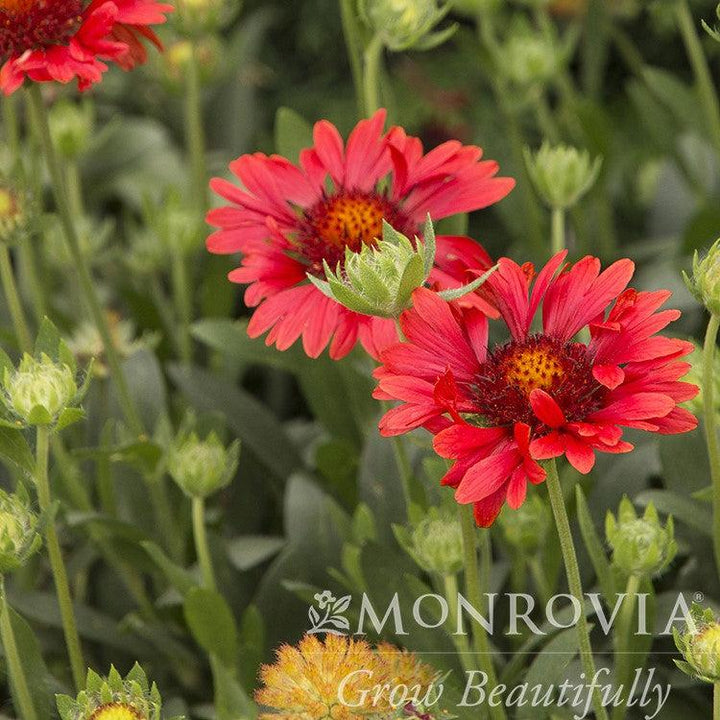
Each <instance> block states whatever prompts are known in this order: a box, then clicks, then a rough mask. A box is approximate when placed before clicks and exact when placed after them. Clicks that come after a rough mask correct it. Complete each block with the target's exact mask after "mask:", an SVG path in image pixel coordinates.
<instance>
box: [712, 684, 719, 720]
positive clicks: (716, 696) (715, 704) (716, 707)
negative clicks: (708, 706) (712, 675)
mask: <svg viewBox="0 0 720 720" xmlns="http://www.w3.org/2000/svg"><path fill="white" fill-rule="evenodd" d="M713 720H720V683H715V684H714V685H713Z"/></svg>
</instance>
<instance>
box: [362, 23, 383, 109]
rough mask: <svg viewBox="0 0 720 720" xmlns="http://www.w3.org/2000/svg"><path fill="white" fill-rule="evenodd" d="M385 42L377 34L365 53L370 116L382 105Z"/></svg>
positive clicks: (364, 79)
mask: <svg viewBox="0 0 720 720" xmlns="http://www.w3.org/2000/svg"><path fill="white" fill-rule="evenodd" d="M382 53H383V43H382V39H381V38H380V35H379V34H377V35H375V36H374V37H373V39H372V40H370V42H369V43H368V45H367V47H366V48H365V52H364V53H363V96H364V98H365V114H366V115H367V116H368V117H369V116H370V115H372V114H373V113H374V112H375V111H376V110H377V109H378V108H379V107H380V66H381V64H382Z"/></svg>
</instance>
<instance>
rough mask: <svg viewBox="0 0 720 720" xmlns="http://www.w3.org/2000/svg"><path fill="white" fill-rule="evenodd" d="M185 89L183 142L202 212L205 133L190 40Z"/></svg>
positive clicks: (204, 204)
mask: <svg viewBox="0 0 720 720" xmlns="http://www.w3.org/2000/svg"><path fill="white" fill-rule="evenodd" d="M186 81H187V86H186V91H185V143H186V145H187V149H188V153H189V156H190V167H191V168H192V189H193V194H194V196H195V200H196V202H197V209H198V211H199V212H200V214H201V215H202V214H204V213H205V211H206V210H207V208H208V184H207V166H206V164H205V134H204V131H203V113H202V94H201V88H200V69H199V67H198V60H197V47H196V44H195V41H194V40H193V41H192V52H191V53H190V58H189V61H188V65H187V73H186Z"/></svg>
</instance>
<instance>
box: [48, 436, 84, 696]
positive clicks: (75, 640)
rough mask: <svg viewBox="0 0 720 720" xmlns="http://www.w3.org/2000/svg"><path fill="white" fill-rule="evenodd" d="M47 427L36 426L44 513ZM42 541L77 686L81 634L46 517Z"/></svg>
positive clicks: (54, 534) (51, 525) (80, 672)
mask: <svg viewBox="0 0 720 720" xmlns="http://www.w3.org/2000/svg"><path fill="white" fill-rule="evenodd" d="M49 440H50V431H49V429H48V428H47V427H46V426H44V425H38V427H37V446H36V466H35V485H36V488H37V495H38V504H39V505H40V510H41V511H42V512H43V513H48V514H49V513H51V511H52V499H51V495H50V481H49V479H48V458H49V454H50V452H49V450H50V445H49ZM45 543H46V545H47V551H48V556H49V558H50V567H51V569H52V574H53V579H54V581H55V592H56V593H57V599H58V605H59V606H60V617H61V619H62V626H63V632H64V634H65V645H66V647H67V652H68V657H69V658H70V668H71V670H72V676H73V681H74V682H75V686H76V687H77V689H78V690H80V689H81V688H82V687H83V686H84V684H85V672H86V670H87V668H86V666H85V661H84V660H83V654H82V648H81V646H80V636H79V635H78V631H77V623H76V622H75V611H74V610H73V606H72V600H71V598H70V587H69V585H68V578H67V571H66V570H65V563H64V562H63V558H62V551H61V550H60V543H59V541H58V536H57V531H56V530H55V523H54V521H53V520H49V521H48V523H47V525H46V527H45Z"/></svg>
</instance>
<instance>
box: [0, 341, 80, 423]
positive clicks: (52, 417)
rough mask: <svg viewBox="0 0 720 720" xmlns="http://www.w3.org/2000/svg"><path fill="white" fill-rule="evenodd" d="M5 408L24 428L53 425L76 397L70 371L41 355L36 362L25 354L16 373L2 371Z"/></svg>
mask: <svg viewBox="0 0 720 720" xmlns="http://www.w3.org/2000/svg"><path fill="white" fill-rule="evenodd" d="M3 385H4V388H5V393H6V403H5V404H6V406H7V407H8V409H10V410H11V411H12V412H13V413H14V414H15V415H17V417H18V418H19V419H20V420H22V421H23V422H24V423H25V424H27V425H52V424H53V423H55V422H57V420H58V419H59V417H60V415H61V413H62V412H63V411H64V410H65V409H66V408H68V407H69V406H70V405H72V404H73V403H74V401H75V398H76V396H77V394H78V386H77V383H76V382H75V373H74V371H73V369H72V368H71V367H70V366H68V365H66V364H65V363H62V362H57V363H56V362H53V360H51V359H50V358H49V357H48V356H47V355H45V354H44V353H42V354H41V356H40V359H39V360H36V359H35V358H34V357H32V356H30V355H28V354H27V353H26V354H25V355H24V356H23V358H22V360H21V361H20V365H19V367H18V369H17V370H15V371H11V370H9V369H7V368H5V376H4V380H3Z"/></svg>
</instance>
